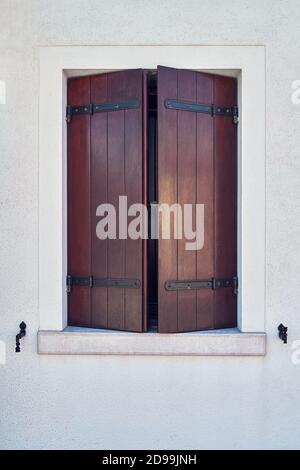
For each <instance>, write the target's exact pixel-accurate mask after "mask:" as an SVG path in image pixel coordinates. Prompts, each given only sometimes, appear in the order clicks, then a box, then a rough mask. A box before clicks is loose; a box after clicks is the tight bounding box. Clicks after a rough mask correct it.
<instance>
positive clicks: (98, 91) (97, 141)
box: [91, 74, 108, 328]
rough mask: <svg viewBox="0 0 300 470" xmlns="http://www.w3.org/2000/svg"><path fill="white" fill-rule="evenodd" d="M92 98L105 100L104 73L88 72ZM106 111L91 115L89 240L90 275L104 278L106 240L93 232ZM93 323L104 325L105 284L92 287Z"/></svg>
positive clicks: (102, 175) (102, 189)
mask: <svg viewBox="0 0 300 470" xmlns="http://www.w3.org/2000/svg"><path fill="white" fill-rule="evenodd" d="M91 101H92V103H103V102H106V101H107V74H101V75H95V76H91ZM107 114H108V113H99V114H94V115H93V116H92V119H91V242H92V259H91V264H92V275H93V276H94V277H96V278H107V277H108V274H107V273H108V270H107V255H108V252H107V248H108V240H99V238H98V237H97V235H96V226H97V222H98V221H99V220H100V219H99V217H96V209H97V207H98V205H99V204H102V203H105V202H108V187H107V169H108V155H107ZM91 309H92V322H91V323H92V324H91V326H93V327H97V328H107V325H108V312H107V289H106V288H105V287H101V288H94V289H92V290H91Z"/></svg>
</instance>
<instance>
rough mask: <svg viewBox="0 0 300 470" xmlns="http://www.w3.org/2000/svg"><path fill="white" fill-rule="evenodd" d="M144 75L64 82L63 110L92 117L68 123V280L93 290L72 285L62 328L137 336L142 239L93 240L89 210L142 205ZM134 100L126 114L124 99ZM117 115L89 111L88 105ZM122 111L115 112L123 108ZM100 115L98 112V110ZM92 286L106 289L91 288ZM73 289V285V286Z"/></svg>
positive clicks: (142, 301) (93, 215)
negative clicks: (122, 200) (84, 108)
mask: <svg viewBox="0 0 300 470" xmlns="http://www.w3.org/2000/svg"><path fill="white" fill-rule="evenodd" d="M143 90H144V73H143V71H142V70H130V71H121V72H112V73H107V74H100V75H94V76H90V77H84V78H80V79H77V78H75V79H71V80H69V83H68V104H69V105H71V106H73V107H75V106H79V105H86V104H93V105H94V108H93V109H94V112H93V114H91V115H88V114H78V115H76V113H75V112H74V114H73V115H72V116H71V121H70V123H69V125H68V146H69V147H68V183H69V190H68V213H69V217H68V222H69V226H68V229H69V230H68V242H69V250H68V255H69V262H68V264H69V266H68V267H69V274H70V275H71V276H75V277H80V276H83V277H86V276H88V277H90V276H92V279H93V280H94V286H93V287H89V286H80V285H74V283H73V285H72V286H71V292H70V294H69V324H71V325H83V326H91V327H98V328H111V329H120V330H131V331H142V330H143V329H144V327H145V325H144V323H145V321H144V317H145V315H146V312H145V292H144V290H145V288H146V282H145V274H144V273H146V259H145V257H144V256H143V254H144V253H145V251H146V249H145V245H146V241H144V240H141V239H138V240H130V239H127V240H126V239H119V237H118V229H119V226H118V211H117V239H116V240H99V239H98V237H97V236H96V225H97V223H98V222H99V220H100V218H99V217H98V216H96V209H97V207H98V206H99V205H100V204H102V203H110V204H113V205H114V206H115V207H116V209H117V208H118V198H119V195H126V196H127V197H128V207H129V206H130V204H132V203H145V202H146V189H147V188H146V177H145V172H146V160H145V159H146V154H145V151H144V149H145V148H146V144H145V137H144V136H145V135H146V132H145V124H146V123H144V120H145V115H146V113H145V112H144V101H145V102H146V100H144V96H143V94H144V92H143ZM132 100H133V101H134V102H135V103H136V102H137V100H138V105H135V106H134V107H133V108H130V105H129V108H130V109H128V107H127V105H126V102H128V101H132ZM96 104H101V105H103V104H104V105H107V104H113V105H114V104H115V105H119V108H120V109H115V110H109V111H107V112H103V111H102V112H95V105H96ZM123 106H124V107H125V108H126V109H122V107H123ZM102 109H103V108H102ZM96 280H98V281H99V280H100V281H104V282H108V283H110V284H109V287H105V286H104V287H103V286H97V283H96ZM115 280H117V281H120V280H130V281H138V283H140V286H139V287H136V286H134V287H126V288H125V287H112V286H111V283H112V282H115ZM75 284H76V283H75Z"/></svg>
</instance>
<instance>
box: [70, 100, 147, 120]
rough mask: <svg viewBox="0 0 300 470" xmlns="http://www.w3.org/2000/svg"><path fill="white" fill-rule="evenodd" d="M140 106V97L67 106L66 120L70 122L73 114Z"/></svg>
mask: <svg viewBox="0 0 300 470" xmlns="http://www.w3.org/2000/svg"><path fill="white" fill-rule="evenodd" d="M139 107H140V101H139V100H138V99H132V100H127V101H117V102H113V103H98V104H93V103H91V104H85V105H82V106H70V105H68V106H67V110H66V121H67V122H70V121H71V119H72V117H73V116H77V115H79V114H96V113H107V112H110V111H121V110H125V109H136V108H139Z"/></svg>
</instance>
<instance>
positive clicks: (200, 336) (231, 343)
mask: <svg viewBox="0 0 300 470" xmlns="http://www.w3.org/2000/svg"><path fill="white" fill-rule="evenodd" d="M38 353H39V354H70V355H80V354H82V355H87V354H89V355H98V354H100V355H133V356H134V355H149V356H264V355H265V354H266V334H265V333H241V332H240V331H239V330H238V329H235V328H233V329H226V330H211V331H198V332H192V333H174V334H158V333H155V332H153V333H152V332H149V333H128V332H120V331H112V330H95V329H90V328H78V327H67V328H65V329H64V330H63V331H39V332H38Z"/></svg>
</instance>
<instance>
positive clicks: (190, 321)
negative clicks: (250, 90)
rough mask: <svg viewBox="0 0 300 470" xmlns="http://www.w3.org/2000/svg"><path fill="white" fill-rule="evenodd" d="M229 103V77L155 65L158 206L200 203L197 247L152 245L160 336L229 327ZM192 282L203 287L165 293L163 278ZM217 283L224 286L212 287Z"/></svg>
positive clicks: (232, 317)
mask: <svg viewBox="0 0 300 470" xmlns="http://www.w3.org/2000/svg"><path fill="white" fill-rule="evenodd" d="M170 100H171V101H170ZM195 103H196V104H197V103H198V104H202V105H206V107H205V106H204V107H201V106H200V107H199V106H198V108H197V107H196V108H195V107H194V104H195ZM182 104H183V108H184V110H183V109H182ZM212 104H213V105H214V107H212V106H211V105H212ZM236 105H237V84H236V80H235V79H234V78H231V77H223V76H217V75H211V74H205V73H200V72H194V71H187V70H176V69H172V68H167V67H159V68H158V169H157V173H158V202H159V203H168V204H170V205H172V204H174V203H180V204H184V203H192V204H195V203H198V204H204V246H203V248H202V249H201V250H198V251H187V250H186V249H185V242H186V241H187V240H186V239H184V238H183V239H182V240H175V239H174V238H171V239H168V240H162V239H160V240H159V241H158V328H159V332H162V333H166V332H180V331H192V330H206V329H214V328H226V327H234V326H236V308H237V307H236V305H237V296H236V292H235V288H234V286H235V285H236V279H235V277H236V274H237V215H236V214H237V208H236V199H237V126H236V123H235V122H234V120H235V118H234V114H235V113H236V108H235V107H236ZM187 108H188V110H187ZM209 110H211V113H210V114H209ZM226 113H227V115H226ZM193 280H198V281H199V280H210V284H209V285H208V287H206V288H184V289H177V288H175V290H168V289H167V288H166V285H168V283H169V282H170V281H193ZM218 280H223V281H224V280H227V281H226V282H229V284H230V285H229V287H224V285H223V286H222V287H221V288H218V287H217V285H216V281H218ZM228 280H229V281H228ZM231 281H232V282H231ZM224 282H225V281H224ZM176 285H177V286H178V283H177V284H176ZM185 285H188V283H187V284H185ZM190 285H192V284H190ZM193 285H194V286H195V284H193ZM212 287H216V288H212Z"/></svg>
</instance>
